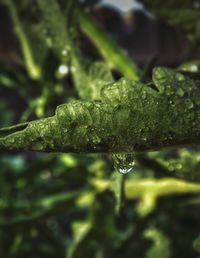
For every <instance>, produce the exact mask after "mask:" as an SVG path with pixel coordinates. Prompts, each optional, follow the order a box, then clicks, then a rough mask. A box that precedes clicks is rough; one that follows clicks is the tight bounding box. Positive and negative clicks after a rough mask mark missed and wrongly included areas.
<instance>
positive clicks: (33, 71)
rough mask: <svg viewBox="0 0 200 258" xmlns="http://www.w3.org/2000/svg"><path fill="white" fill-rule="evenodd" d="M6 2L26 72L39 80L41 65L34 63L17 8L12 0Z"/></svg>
mask: <svg viewBox="0 0 200 258" xmlns="http://www.w3.org/2000/svg"><path fill="white" fill-rule="evenodd" d="M6 4H7V6H8V9H9V11H10V15H11V18H12V20H13V24H14V26H15V32H16V34H17V36H18V39H19V42H20V45H21V49H22V54H23V57H24V61H25V65H26V69H27V71H28V74H29V76H30V77H31V78H32V79H34V80H39V79H41V75H42V71H41V67H40V66H39V65H38V64H36V63H35V60H34V57H33V53H32V50H31V46H30V42H29V40H28V37H27V36H26V33H25V31H24V28H23V25H22V23H21V21H20V19H19V16H18V13H17V8H16V6H15V4H14V2H13V1H12V0H6Z"/></svg>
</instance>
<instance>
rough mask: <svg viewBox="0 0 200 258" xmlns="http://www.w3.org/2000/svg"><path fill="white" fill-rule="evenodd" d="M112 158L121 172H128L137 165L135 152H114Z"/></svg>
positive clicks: (115, 166)
mask: <svg viewBox="0 0 200 258" xmlns="http://www.w3.org/2000/svg"><path fill="white" fill-rule="evenodd" d="M112 160H113V165H114V168H115V169H116V170H117V171H118V172H119V173H121V174H128V173H129V172H131V171H132V170H133V168H134V165H135V155H134V153H113V154H112Z"/></svg>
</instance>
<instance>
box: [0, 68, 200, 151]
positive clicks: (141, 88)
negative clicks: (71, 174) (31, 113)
mask: <svg viewBox="0 0 200 258" xmlns="http://www.w3.org/2000/svg"><path fill="white" fill-rule="evenodd" d="M153 83H154V86H153V87H152V88H151V87H149V84H146V85H145V84H142V83H139V82H134V81H129V80H126V79H121V80H119V81H118V82H115V83H111V84H109V85H105V86H103V88H102V89H101V99H100V100H99V101H72V102H70V103H68V104H63V105H60V106H58V107H57V109H56V112H55V116H53V117H49V118H45V119H41V120H38V121H33V122H29V123H25V124H19V125H16V126H14V127H10V128H4V129H2V130H0V136H1V137H0V148H1V149H2V150H6V149H17V150H22V149H25V150H35V151H48V152H49V151H53V152H58V151H59V152H77V153H80V152H113V153H115V152H116V153H117V152H129V153H132V152H134V151H144V150H153V149H158V148H161V147H167V146H173V147H175V146H182V145H184V144H185V145H189V144H194V143H195V144H197V143H198V135H199V131H200V129H199V124H200V122H199V120H200V117H199V108H200V91H199V83H200V82H199V81H195V80H191V79H189V78H188V77H187V76H184V75H183V74H181V73H177V72H174V71H173V70H171V69H167V68H156V69H154V72H153ZM155 88H157V90H155ZM191 125H192V127H191Z"/></svg>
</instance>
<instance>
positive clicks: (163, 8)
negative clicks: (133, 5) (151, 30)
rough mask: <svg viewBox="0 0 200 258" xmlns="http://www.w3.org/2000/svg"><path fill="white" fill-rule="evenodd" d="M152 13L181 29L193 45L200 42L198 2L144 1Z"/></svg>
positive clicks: (199, 8) (199, 3) (197, 0)
mask: <svg viewBox="0 0 200 258" xmlns="http://www.w3.org/2000/svg"><path fill="white" fill-rule="evenodd" d="M144 2H145V4H146V5H147V7H148V8H151V10H152V11H153V13H155V14H158V15H159V16H161V17H163V18H164V19H166V20H167V21H168V22H169V23H171V24H172V25H175V26H177V27H179V28H180V29H182V30H183V31H184V32H185V33H186V34H187V35H188V37H189V39H190V40H191V41H192V42H193V43H195V44H196V43H197V44H199V41H200V1H199V0H176V1H173V0H168V1H164V2H163V1H162V0H144Z"/></svg>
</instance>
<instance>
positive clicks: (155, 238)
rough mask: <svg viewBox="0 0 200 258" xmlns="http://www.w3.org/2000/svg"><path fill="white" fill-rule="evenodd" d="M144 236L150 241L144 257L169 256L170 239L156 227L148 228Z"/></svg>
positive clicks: (167, 257) (157, 257)
mask: <svg viewBox="0 0 200 258" xmlns="http://www.w3.org/2000/svg"><path fill="white" fill-rule="evenodd" d="M144 237H145V238H147V239H149V240H151V241H152V246H151V247H150V248H149V249H148V251H147V252H146V256H145V257H146V258H160V257H163V258H170V257H171V252H170V241H169V239H168V238H167V237H166V235H165V234H164V233H163V232H161V231H160V230H158V229H156V228H148V229H146V230H145V232H144Z"/></svg>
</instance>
